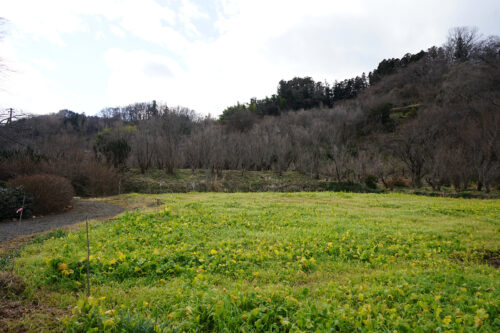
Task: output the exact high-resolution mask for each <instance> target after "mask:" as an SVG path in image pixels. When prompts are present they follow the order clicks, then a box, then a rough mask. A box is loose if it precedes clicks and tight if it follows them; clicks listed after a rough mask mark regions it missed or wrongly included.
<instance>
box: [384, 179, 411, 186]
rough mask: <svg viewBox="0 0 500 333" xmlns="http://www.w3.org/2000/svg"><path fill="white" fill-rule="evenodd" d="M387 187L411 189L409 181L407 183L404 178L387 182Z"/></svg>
mask: <svg viewBox="0 0 500 333" xmlns="http://www.w3.org/2000/svg"><path fill="white" fill-rule="evenodd" d="M387 186H388V187H389V188H394V187H410V184H408V181H406V180H405V179H403V178H402V177H398V178H395V179H391V180H389V181H388V182H387Z"/></svg>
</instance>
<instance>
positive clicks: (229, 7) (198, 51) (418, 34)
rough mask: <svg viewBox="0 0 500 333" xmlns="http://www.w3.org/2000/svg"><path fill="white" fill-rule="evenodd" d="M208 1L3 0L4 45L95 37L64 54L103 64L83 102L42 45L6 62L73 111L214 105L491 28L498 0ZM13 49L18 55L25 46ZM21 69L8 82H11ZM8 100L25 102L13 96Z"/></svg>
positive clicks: (367, 66)
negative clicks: (148, 104) (80, 50)
mask: <svg viewBox="0 0 500 333" xmlns="http://www.w3.org/2000/svg"><path fill="white" fill-rule="evenodd" d="M208 6H209V7H210V8H207V3H203V2H201V1H198V2H196V1H187V0H182V1H181V0H169V1H163V2H161V3H160V2H156V1H154V0H142V1H135V0H106V1H101V0H87V1H67V0H46V1H35V0H31V1H29V0H7V1H3V2H2V3H1V4H0V13H2V16H5V17H7V18H8V19H9V20H10V21H11V25H12V27H13V28H12V31H10V35H9V36H8V38H7V41H10V45H11V46H12V47H13V48H14V49H15V48H16V47H23V48H25V49H29V45H31V44H33V46H32V47H33V48H36V47H37V46H35V45H36V44H35V43H33V40H36V41H38V43H42V42H43V41H44V40H46V41H49V42H51V43H56V44H58V45H66V48H67V49H70V48H71V45H72V43H74V42H75V41H74V39H73V37H74V36H75V33H77V32H78V33H80V35H81V34H86V33H91V34H92V35H91V36H93V40H96V38H95V36H99V38H98V41H97V40H96V45H95V46H94V45H88V46H89V49H88V50H86V52H85V54H86V55H82V58H79V59H74V61H75V63H81V62H82V61H84V62H86V64H87V66H85V67H89V68H92V66H91V65H92V64H93V63H92V61H95V62H96V66H95V67H96V68H101V69H102V64H101V67H99V66H98V65H99V63H97V62H99V61H101V62H104V65H105V66H107V68H108V69H109V73H108V72H107V71H100V72H96V73H95V76H96V80H99V81H104V82H106V93H105V94H106V97H105V98H106V99H105V100H101V99H102V98H103V97H102V96H101V95H102V94H99V93H98V92H97V91H96V92H95V93H94V94H93V95H94V96H99V97H96V98H101V99H97V100H92V101H88V98H87V99H85V98H84V97H83V96H82V94H83V93H82V92H80V91H77V90H75V92H74V94H73V93H71V92H67V91H65V90H64V89H63V88H61V87H64V86H65V85H64V84H63V83H62V82H60V81H58V80H59V76H58V75H59V74H60V73H59V68H60V67H61V68H62V67H63V66H59V64H57V63H55V61H54V60H53V59H51V58H50V54H45V55H41V56H40V55H36V57H35V56H34V57H35V58H34V59H30V60H28V61H27V64H23V63H21V61H20V60H19V59H17V60H16V61H17V62H18V65H19V68H22V69H23V71H22V72H23V73H31V74H29V75H28V74H26V75H27V76H23V77H24V79H25V80H32V81H30V82H28V83H27V84H26V89H33V90H36V87H37V86H38V85H41V86H43V87H42V88H40V89H38V90H39V91H40V90H41V91H44V93H42V94H39V93H38V92H31V91H30V92H29V93H28V92H27V91H26V89H24V92H25V94H26V96H28V97H26V98H25V99H26V100H28V99H29V100H33V101H34V100H35V96H37V97H36V98H40V99H42V100H43V99H44V98H45V100H49V101H48V102H47V101H42V102H40V103H39V104H44V103H45V104H47V107H49V104H51V103H52V104H53V103H54V101H58V102H57V103H59V104H60V103H63V102H66V101H68V99H69V98H68V97H67V96H73V97H72V98H71V100H69V101H68V103H69V104H68V105H67V106H66V107H68V108H72V109H75V110H78V109H79V105H78V104H76V103H80V102H82V103H83V104H84V105H85V106H84V107H82V109H84V110H89V111H90V110H91V108H93V107H94V106H96V105H97V106H96V108H98V107H99V106H100V107H104V106H109V105H114V104H119V105H123V104H126V103H131V102H136V101H144V100H152V99H157V100H164V101H167V102H168V103H169V104H170V105H172V104H181V105H185V106H188V107H191V108H194V109H196V110H197V111H199V112H202V113H208V112H210V113H212V114H217V113H219V112H221V111H222V110H223V109H224V108H225V107H226V106H228V105H231V104H233V103H236V102H237V101H240V102H246V101H248V100H249V98H251V97H254V96H255V97H264V96H265V95H270V94H272V93H274V92H275V91H276V85H277V83H278V81H279V80H280V79H290V78H292V77H293V76H305V75H310V76H313V78H315V79H316V80H324V79H328V80H329V81H332V80H333V79H344V78H346V77H349V76H352V75H357V74H360V73H361V72H362V71H369V70H371V69H373V68H374V67H375V66H376V65H377V63H378V62H379V61H380V60H382V59H383V58H387V57H400V56H402V55H403V54H404V53H406V52H418V51H419V50H420V49H425V48H427V47H429V46H432V45H435V44H440V43H442V42H443V41H444V39H445V36H446V34H447V31H448V28H450V27H452V26H457V25H478V26H479V28H480V29H481V28H483V27H484V29H486V30H487V33H496V34H499V33H500V27H499V26H498V24H497V23H496V22H497V19H496V18H497V17H498V15H499V14H500V4H499V3H498V2H495V1H490V0H484V1H481V3H472V2H468V1H465V0H457V1H455V0H444V1H440V2H435V1H430V0H427V1H426V0H422V1H419V2H414V1H409V0H401V1H389V0H380V1H376V2H375V1H367V0H364V1H363V0H352V1H333V0H310V1H307V2H304V1H300V0H274V1H269V0H253V1H237V0H213V1H212V2H210V3H208ZM96 22H97V23H96ZM97 42H99V43H100V44H101V46H99V47H100V48H99V47H98V45H99V43H97ZM104 42H106V43H110V44H109V46H102V45H103V44H104ZM104 45H105V44H104ZM93 47H95V49H93ZM62 52H66V51H64V48H63V51H62ZM67 52H68V54H72V53H70V50H67ZM2 55H3V57H4V58H8V57H9V55H7V56H6V55H5V54H3V53H2ZM11 55H12V56H14V57H15V56H17V54H11ZM23 56H24V58H27V59H29V52H27V53H26V54H23ZM73 56H76V55H74V54H73ZM103 59H104V60H103ZM87 62H88V63H87ZM49 69H50V71H48V70H49ZM61 70H62V69H61ZM42 73H51V74H50V75H51V76H50V78H48V77H44V75H43V74H42ZM30 75H31V76H30ZM46 75H47V74H46ZM20 77H21V76H18V78H17V79H16V80H18V81H19V83H16V84H13V86H15V85H17V86H18V88H19V89H22V88H23V87H22V84H21V83H20V80H21V78H20ZM32 82H37V84H36V85H33V84H32ZM9 84H10V82H9ZM85 88H87V87H85ZM96 89H97V88H96ZM72 94H73V95H72ZM87 95H88V92H87ZM45 96H46V97H45ZM18 98H20V102H19V103H20V104H23V103H24V102H25V100H23V98H24V95H22V94H18ZM13 103H14V101H13ZM97 111H98V110H95V111H94V112H97Z"/></svg>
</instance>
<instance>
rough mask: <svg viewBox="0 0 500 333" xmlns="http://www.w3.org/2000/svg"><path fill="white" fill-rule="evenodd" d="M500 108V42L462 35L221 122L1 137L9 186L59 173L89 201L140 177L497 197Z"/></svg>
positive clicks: (99, 120) (123, 117) (79, 121)
mask: <svg viewBox="0 0 500 333" xmlns="http://www.w3.org/2000/svg"><path fill="white" fill-rule="evenodd" d="M465 41H468V42H465ZM499 108H500V39H499V38H498V37H497V36H492V37H487V38H483V37H481V36H479V35H478V34H477V32H476V31H475V30H471V29H467V28H458V29H455V30H453V31H452V33H451V34H450V36H449V38H448V40H447V41H446V42H445V43H444V44H443V45H442V46H439V47H438V46H433V47H430V48H429V49H427V50H426V51H421V52H418V53H416V54H407V55H404V56H402V57H401V58H392V59H384V60H383V61H381V62H380V63H379V65H378V66H377V68H375V69H374V70H373V71H371V72H369V73H368V75H365V74H364V73H363V74H361V75H359V76H357V77H354V78H350V79H345V80H343V81H335V82H334V83H332V84H328V83H321V82H315V81H314V80H312V79H311V78H309V77H305V78H293V79H291V80H288V81H287V80H282V81H280V82H279V84H278V89H277V91H276V93H275V94H273V95H271V96H270V97H265V98H263V99H257V98H255V99H252V100H251V101H249V102H248V103H243V104H239V103H237V104H236V105H234V106H230V107H228V108H227V109H226V110H224V111H223V113H222V115H221V116H220V118H219V119H218V120H215V119H213V118H211V117H202V116H200V115H197V114H196V113H195V112H194V111H192V110H189V109H187V108H182V107H176V108H172V107H169V106H167V105H165V104H158V103H156V102H155V101H153V102H151V103H135V104H131V105H128V106H125V107H112V108H105V109H103V110H102V112H101V113H100V114H99V116H91V117H89V116H86V115H83V114H77V113H74V112H72V111H69V110H62V111H60V112H59V113H57V114H53V115H45V116H38V117H32V118H24V119H21V120H17V121H13V122H9V123H8V124H5V125H3V126H1V127H0V140H1V143H2V145H1V147H2V148H1V149H0V182H2V183H3V182H6V181H7V180H8V179H11V178H14V177H16V176H17V175H22V174H34V173H50V174H58V175H62V176H64V177H66V178H68V179H70V181H71V182H72V184H73V187H74V188H75V190H76V192H77V194H78V195H83V196H98V195H105V194H116V193H117V190H116V189H117V188H118V185H119V183H120V182H121V181H122V180H123V178H124V177H126V170H129V169H134V168H135V169H139V170H140V171H141V173H143V174H145V173H146V172H148V171H149V170H153V169H156V170H162V171H163V172H165V173H166V174H169V175H175V173H176V170H178V169H192V170H208V172H209V173H210V177H211V178H212V179H215V178H217V176H220V175H221V174H222V172H223V171H224V170H238V171H241V172H242V173H244V172H247V171H273V172H275V173H277V174H278V175H281V174H283V173H284V172H287V171H292V172H300V173H301V174H303V175H306V176H309V178H311V177H313V178H316V179H320V178H322V179H323V178H329V179H333V180H335V181H336V182H338V183H340V182H349V183H356V182H357V183H365V182H366V180H367V179H371V180H372V182H375V183H377V184H378V186H379V187H384V188H387V189H389V188H391V184H392V183H394V182H409V183H411V185H412V186H413V187H415V188H421V187H422V186H429V187H431V188H432V191H434V192H441V191H442V190H443V189H444V188H446V189H450V188H453V189H454V190H455V191H456V192H462V191H464V190H470V189H472V188H474V189H475V190H477V191H484V192H487V193H489V192H491V191H495V189H498V187H499V185H500V131H499V130H498V129H499V128H500V112H499V111H500V110H499ZM124 172H125V173H124ZM200 172H205V171H200ZM219 178H220V177H219Z"/></svg>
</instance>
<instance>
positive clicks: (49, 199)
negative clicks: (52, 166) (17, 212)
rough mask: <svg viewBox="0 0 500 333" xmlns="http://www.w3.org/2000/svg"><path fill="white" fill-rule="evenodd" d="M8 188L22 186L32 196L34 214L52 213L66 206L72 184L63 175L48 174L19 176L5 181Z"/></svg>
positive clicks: (72, 193) (71, 195)
mask: <svg viewBox="0 0 500 333" xmlns="http://www.w3.org/2000/svg"><path fill="white" fill-rule="evenodd" d="M7 186H8V187H10V188H17V187H20V186H22V187H23V189H24V191H25V192H26V193H28V194H30V195H31V196H32V197H33V211H34V213H35V214H46V213H54V212H58V211H61V210H63V209H64V208H65V207H67V206H68V205H69V204H70V202H71V199H72V198H73V195H74V191H73V186H71V183H70V181H69V180H67V179H66V178H64V177H61V176H56V175H48V174H39V175H32V176H19V177H16V178H14V179H11V180H9V181H8V182H7Z"/></svg>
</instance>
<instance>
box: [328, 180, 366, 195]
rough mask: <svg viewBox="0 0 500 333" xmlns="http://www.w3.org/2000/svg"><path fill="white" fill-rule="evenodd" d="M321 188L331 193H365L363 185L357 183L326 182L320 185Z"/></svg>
mask: <svg viewBox="0 0 500 333" xmlns="http://www.w3.org/2000/svg"><path fill="white" fill-rule="evenodd" d="M322 187H323V188H324V189H325V190H327V191H333V192H358V193H359V192H366V189H365V188H364V186H363V184H361V183H357V182H328V183H324V184H322Z"/></svg>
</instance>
